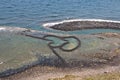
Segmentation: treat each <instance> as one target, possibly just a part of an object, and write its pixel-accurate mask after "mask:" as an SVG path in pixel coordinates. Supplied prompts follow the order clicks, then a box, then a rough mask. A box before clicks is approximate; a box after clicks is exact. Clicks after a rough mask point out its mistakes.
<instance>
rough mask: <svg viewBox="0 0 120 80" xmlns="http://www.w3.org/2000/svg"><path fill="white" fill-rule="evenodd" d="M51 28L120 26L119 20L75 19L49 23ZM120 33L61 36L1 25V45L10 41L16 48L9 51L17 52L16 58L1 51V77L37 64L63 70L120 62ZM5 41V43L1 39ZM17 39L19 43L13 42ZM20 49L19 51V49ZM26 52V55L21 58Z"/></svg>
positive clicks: (112, 27)
mask: <svg viewBox="0 0 120 80" xmlns="http://www.w3.org/2000/svg"><path fill="white" fill-rule="evenodd" d="M50 28H53V29H59V30H62V31H63V30H64V31H71V30H73V31H74V30H82V29H96V28H105V29H120V23H113V22H109V23H108V22H96V21H92V22H91V21H75V22H70V23H68V22H66V23H62V24H57V25H53V26H50ZM119 35H120V33H115V32H114V33H112V32H111V33H99V34H97V33H96V34H82V35H69V34H66V35H62V34H55V33H45V32H41V31H35V30H30V29H24V28H11V27H1V28H0V38H1V43H0V44H1V45H3V44H4V45H5V49H6V46H8V45H9V44H11V46H10V47H8V50H9V49H10V50H11V49H15V51H14V52H9V54H10V55H15V57H14V56H13V57H12V56H6V55H4V54H2V53H0V55H1V56H0V60H1V61H0V65H1V67H0V77H1V79H2V80H12V79H10V78H11V76H12V75H13V74H14V75H15V76H16V74H18V75H19V73H20V74H21V73H24V72H25V71H26V69H28V68H32V67H33V66H36V65H38V66H42V67H44V66H54V67H59V68H63V69H64V68H72V69H74V68H76V67H77V68H84V67H87V68H91V67H95V66H96V67H98V66H101V67H102V66H103V65H112V66H114V65H119V61H120V60H119V59H120V36H119ZM19 37H20V39H19ZM17 38H18V39H17ZM4 40H5V41H6V42H2V41H4ZM8 41H9V42H8ZM14 41H15V42H16V43H14ZM18 43H19V44H18ZM38 43H39V44H38ZM43 46H44V47H43ZM16 47H18V48H16ZM28 48H30V49H28ZM3 49H4V48H3ZM19 49H20V51H18V50H19ZM21 50H22V51H23V52H22V51H21ZM4 52H5V54H7V53H8V52H7V51H4ZM23 53H24V58H22V57H23V56H22V55H23ZM16 57H17V58H16ZM26 57H27V58H26ZM7 58H8V59H7ZM11 64H13V65H11ZM14 65H19V66H14ZM5 66H8V67H5ZM3 67H4V69H3ZM3 70H4V71H3ZM40 70H41V69H40ZM46 71H47V69H46ZM10 75H11V76H10ZM14 75H13V76H14ZM15 76H14V78H15ZM2 77H3V78H2Z"/></svg>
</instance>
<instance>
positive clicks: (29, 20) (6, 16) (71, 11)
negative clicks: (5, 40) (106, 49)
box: [0, 0, 120, 30]
mask: <svg viewBox="0 0 120 80" xmlns="http://www.w3.org/2000/svg"><path fill="white" fill-rule="evenodd" d="M119 4H120V0H35V1H34V0H1V1H0V25H1V26H3V25H4V26H14V27H16V26H17V27H25V28H31V29H36V30H46V29H44V28H43V27H42V26H41V24H42V23H46V22H54V21H60V20H66V19H74V18H77V19H78V18H95V19H99V18H100V19H110V20H120V5H119Z"/></svg>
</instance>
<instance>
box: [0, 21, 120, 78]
mask: <svg viewBox="0 0 120 80" xmlns="http://www.w3.org/2000/svg"><path fill="white" fill-rule="evenodd" d="M81 23H82V24H81ZM86 23H87V24H86ZM85 24H86V25H87V26H86V25H85ZM88 24H89V25H90V26H88ZM111 24H113V25H111ZM74 25H75V26H74ZM79 25H82V26H79ZM92 25H93V26H92ZM101 25H102V26H101ZM119 25H120V23H116V22H115V23H112V22H99V21H98V22H96V21H95V22H94V21H93V22H92V23H91V21H90V22H89V21H87V22H86V21H85V22H79V21H78V22H76V21H75V22H70V23H68V22H65V23H62V24H57V25H53V26H50V28H57V29H59V30H65V31H71V29H72V30H81V29H93V28H105V27H106V26H108V27H107V28H110V29H113V28H114V29H120V26H119ZM65 26H66V27H65ZM71 26H74V27H72V28H71ZM97 26H98V27H97ZM73 28H74V29H73ZM0 31H1V32H2V31H3V32H4V31H6V32H7V34H8V33H9V32H10V33H15V34H17V35H21V36H25V37H29V36H32V37H33V38H39V39H43V38H46V37H48V38H49V37H51V36H48V35H49V34H51V35H54V36H52V37H55V38H58V39H59V38H60V40H62V39H63V41H64V38H69V37H68V36H70V35H69V34H66V35H64V36H67V37H62V36H63V35H62V34H54V33H46V32H45V33H43V32H42V31H35V30H29V29H25V28H12V27H6V28H4V27H1V28H0ZM45 35H47V36H45ZM58 36H59V37H58ZM77 38H78V39H79V38H80V41H84V39H85V40H86V41H87V39H93V41H94V40H96V41H101V42H103V41H104V43H106V44H108V43H111V42H112V44H111V47H113V46H114V48H113V50H110V51H109V49H101V47H98V48H100V50H101V51H103V53H101V54H102V55H98V54H99V53H95V54H94V53H93V52H92V51H91V54H92V55H91V54H89V50H88V54H85V55H83V54H82V56H83V57H86V58H87V57H88V60H85V59H83V64H85V65H83V67H82V68H83V69H85V70H86V72H84V71H81V69H82V68H77V67H76V66H74V67H73V68H75V70H74V69H72V68H65V69H64V68H56V67H49V66H47V67H44V66H42V67H41V66H40V65H38V66H37V65H36V64H35V66H37V67H35V66H34V65H33V64H32V65H31V64H30V67H31V68H29V67H28V66H27V67H24V66H23V69H20V70H19V69H18V70H17V72H14V71H12V72H13V73H14V75H11V76H8V77H4V78H1V79H0V80H13V79H18V80H26V79H29V80H33V79H35V78H36V80H37V79H41V78H43V79H44V80H45V79H46V80H48V78H54V77H60V76H59V75H61V77H63V76H64V75H67V74H69V73H71V74H72V73H73V75H74V74H75V75H77V73H79V72H80V73H79V74H83V73H85V74H87V70H88V69H89V68H91V67H94V66H95V65H97V66H100V67H102V65H104V64H106V66H108V68H103V71H104V70H110V72H112V71H111V69H112V68H113V69H115V70H116V67H117V69H118V68H119V67H120V66H119V63H118V62H119V57H120V53H119V51H120V49H119V46H120V44H119V40H120V36H119V33H99V34H89V35H85V36H84V35H77ZM53 39H54V38H53ZM81 39H83V40H81ZM113 39H115V42H114V41H112V40H113ZM101 42H100V43H101ZM88 43H89V41H88ZM95 43H96V42H95ZM98 43H99V42H98ZM86 44H87V43H86ZM92 45H93V47H94V48H95V49H96V50H97V48H96V47H95V44H92ZM82 46H83V45H82ZM96 46H97V45H96ZM99 46H100V45H99ZM58 47H60V46H58ZM80 48H81V46H80ZM80 48H78V49H80ZM83 48H84V46H83ZM85 48H88V49H89V47H85ZM94 48H93V49H94ZM110 49H111V48H110ZM58 51H59V50H58ZM84 51H85V50H84ZM84 51H83V52H84ZM93 51H94V50H93ZM96 52H99V50H98V51H96ZM104 52H105V55H104ZM71 53H72V52H71ZM109 53H110V54H109ZM60 55H61V56H62V54H60ZM94 55H95V56H94ZM43 57H44V56H43ZM62 57H63V58H64V59H65V61H68V63H70V65H72V64H73V65H76V64H78V63H81V62H82V59H80V60H81V62H79V61H78V62H74V60H73V61H72V60H71V59H74V58H75V56H72V57H73V58H72V57H71V56H70V58H68V60H67V59H66V56H62ZM40 58H41V57H40ZM92 58H94V60H93V59H92ZM77 59H78V60H79V57H77ZM77 59H76V61H77ZM114 59H115V62H114ZM48 60H49V59H48ZM69 60H71V61H69ZM89 60H91V61H90V62H91V63H89V62H87V61H89ZM38 61H39V60H38ZM85 61H86V62H85ZM107 61H109V62H107ZM112 61H113V62H112ZM94 62H95V65H93V64H94ZM54 63H55V62H54ZM87 63H88V64H87ZM96 63H97V64H96ZM102 63H103V64H102ZM109 63H110V64H109ZM2 64H3V63H1V64H0V65H2ZM38 64H39V62H38ZM91 64H92V66H90V65H91ZM115 65H116V67H113V66H115ZM86 66H88V68H86ZM97 66H96V67H94V68H97ZM47 68H48V71H47ZM71 69H72V70H71ZM37 70H38V72H36V71H37ZM77 70H80V71H77ZM69 71H71V72H69ZM74 71H75V72H74ZM88 71H89V70H88ZM90 71H91V72H93V71H94V70H93V69H90ZM96 71H97V69H96ZM99 71H101V70H99V69H98V71H97V72H98V73H97V74H99V73H101V72H99ZM113 71H114V70H113ZM116 71H117V70H116ZM12 72H11V71H10V74H13V73H12ZM19 72H20V73H19ZM32 72H33V73H32ZM41 72H43V73H41ZM44 72H46V73H44ZM16 73H17V74H16ZM56 73H57V74H56ZM102 73H104V72H102ZM5 74H8V75H9V72H5ZM29 74H31V75H29ZM44 75H46V76H48V77H46V76H44ZM51 75H54V76H53V77H50V76H51ZM87 75H88V74H87ZM21 76H22V77H23V76H24V78H21ZM26 76H28V77H26ZM79 76H80V75H79ZM25 77H26V78H25Z"/></svg>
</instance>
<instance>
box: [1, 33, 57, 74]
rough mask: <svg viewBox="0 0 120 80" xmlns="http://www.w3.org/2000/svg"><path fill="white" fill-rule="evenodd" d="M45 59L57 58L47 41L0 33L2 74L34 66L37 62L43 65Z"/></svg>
mask: <svg viewBox="0 0 120 80" xmlns="http://www.w3.org/2000/svg"><path fill="white" fill-rule="evenodd" d="M44 57H46V58H50V57H55V55H54V54H52V51H51V50H50V49H49V47H48V46H47V42H46V41H44V40H40V39H35V38H30V37H26V36H23V35H19V34H15V33H10V32H0V73H1V72H4V71H6V70H12V69H13V70H14V69H18V68H21V67H23V66H27V65H32V64H34V63H35V62H37V61H40V62H41V63H42V61H43V62H44V60H42V59H44ZM40 62H39V63H40Z"/></svg>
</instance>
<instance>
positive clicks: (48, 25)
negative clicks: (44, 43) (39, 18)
mask: <svg viewBox="0 0 120 80" xmlns="http://www.w3.org/2000/svg"><path fill="white" fill-rule="evenodd" d="M76 21H91V22H111V23H120V21H114V20H104V19H71V20H63V21H59V22H50V23H44V24H43V25H42V26H43V27H51V26H55V25H59V24H63V23H68V22H76Z"/></svg>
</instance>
